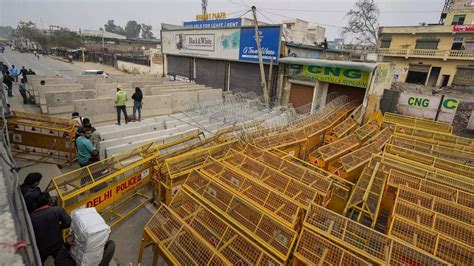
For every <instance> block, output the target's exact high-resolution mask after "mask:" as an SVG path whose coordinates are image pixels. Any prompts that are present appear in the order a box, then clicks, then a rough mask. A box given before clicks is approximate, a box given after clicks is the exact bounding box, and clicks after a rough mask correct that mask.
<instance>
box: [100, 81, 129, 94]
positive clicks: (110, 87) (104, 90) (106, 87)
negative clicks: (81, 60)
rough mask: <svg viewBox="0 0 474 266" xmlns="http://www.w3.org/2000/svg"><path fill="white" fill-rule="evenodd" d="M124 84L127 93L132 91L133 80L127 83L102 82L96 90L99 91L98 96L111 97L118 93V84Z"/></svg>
mask: <svg viewBox="0 0 474 266" xmlns="http://www.w3.org/2000/svg"><path fill="white" fill-rule="evenodd" d="M118 85H122V86H123V87H124V88H125V89H126V91H127V93H129V92H131V89H130V88H131V86H132V83H131V82H127V83H102V84H96V85H95V90H96V91H97V98H109V97H114V96H115V93H117V86H118Z"/></svg>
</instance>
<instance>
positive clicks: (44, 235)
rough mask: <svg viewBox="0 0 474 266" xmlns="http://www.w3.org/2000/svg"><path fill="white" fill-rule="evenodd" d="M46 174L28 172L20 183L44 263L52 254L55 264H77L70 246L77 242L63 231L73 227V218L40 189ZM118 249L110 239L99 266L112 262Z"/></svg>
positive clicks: (63, 265)
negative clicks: (64, 236)
mask: <svg viewBox="0 0 474 266" xmlns="http://www.w3.org/2000/svg"><path fill="white" fill-rule="evenodd" d="M42 178H43V176H42V175H41V174H40V173H36V172H35V173H29V174H28V175H27V176H26V178H25V181H24V182H23V184H22V185H21V186H20V190H21V194H22V195H23V199H24V201H25V203H26V208H27V210H28V213H29V215H30V219H31V223H32V225H33V230H34V232H35V239H36V245H37V247H38V251H39V253H40V257H41V263H42V264H44V263H45V262H46V260H47V259H48V257H50V256H51V257H53V259H54V265H61V266H75V265H76V263H75V261H74V259H73V258H72V256H71V254H70V252H69V249H70V247H71V246H73V245H75V242H74V237H73V235H72V234H69V236H68V237H67V239H66V243H65V242H64V241H63V234H62V231H63V230H64V229H67V228H69V227H70V226H71V222H72V221H71V217H70V216H69V215H68V214H67V212H66V210H65V209H64V208H62V207H60V206H56V205H57V204H56V203H55V202H54V200H53V199H52V198H51V196H50V195H49V193H47V192H43V191H41V189H40V188H39V184H40V182H41V179H42ZM114 252H115V243H114V242H113V241H112V240H109V241H107V243H106V244H105V247H104V253H103V256H102V261H101V263H100V264H99V265H100V266H105V265H109V263H110V261H111V260H112V258H113V254H114Z"/></svg>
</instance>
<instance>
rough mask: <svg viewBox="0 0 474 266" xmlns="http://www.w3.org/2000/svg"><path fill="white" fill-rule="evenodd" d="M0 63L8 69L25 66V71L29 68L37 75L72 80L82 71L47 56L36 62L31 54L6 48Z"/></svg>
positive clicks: (0, 57)
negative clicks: (59, 76)
mask: <svg viewBox="0 0 474 266" xmlns="http://www.w3.org/2000/svg"><path fill="white" fill-rule="evenodd" d="M0 61H2V62H3V63H4V64H5V63H6V64H7V65H8V66H9V67H11V65H15V66H16V67H17V68H18V69H21V67H22V66H25V68H27V69H28V68H31V69H33V71H35V72H36V74H38V75H61V76H64V77H69V78H73V77H75V76H78V75H79V74H80V73H81V72H82V71H83V70H82V69H81V68H79V67H76V66H74V64H70V63H66V62H64V61H61V60H57V59H54V58H51V57H49V56H43V55H40V59H39V60H38V58H36V57H35V56H34V55H33V54H32V53H20V52H18V51H12V50H11V49H10V48H8V47H7V48H6V49H5V53H4V54H0Z"/></svg>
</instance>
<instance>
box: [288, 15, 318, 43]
mask: <svg viewBox="0 0 474 266" xmlns="http://www.w3.org/2000/svg"><path fill="white" fill-rule="evenodd" d="M325 33H326V29H325V28H323V27H320V26H314V25H311V24H310V23H309V22H307V21H304V20H301V19H292V20H284V21H283V37H284V38H285V40H286V41H287V42H294V43H299V44H306V45H319V44H320V43H322V42H324V35H325Z"/></svg>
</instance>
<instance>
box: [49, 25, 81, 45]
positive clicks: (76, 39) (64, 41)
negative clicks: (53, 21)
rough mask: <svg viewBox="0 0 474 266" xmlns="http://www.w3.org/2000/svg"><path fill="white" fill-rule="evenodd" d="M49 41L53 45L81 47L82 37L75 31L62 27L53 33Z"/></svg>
mask: <svg viewBox="0 0 474 266" xmlns="http://www.w3.org/2000/svg"><path fill="white" fill-rule="evenodd" d="M48 43H49V45H51V47H66V48H79V47H80V46H81V37H80V36H79V34H77V33H76V32H74V31H70V30H68V29H61V30H57V31H54V32H53V33H52V34H51V36H50V37H49V42H48Z"/></svg>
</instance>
